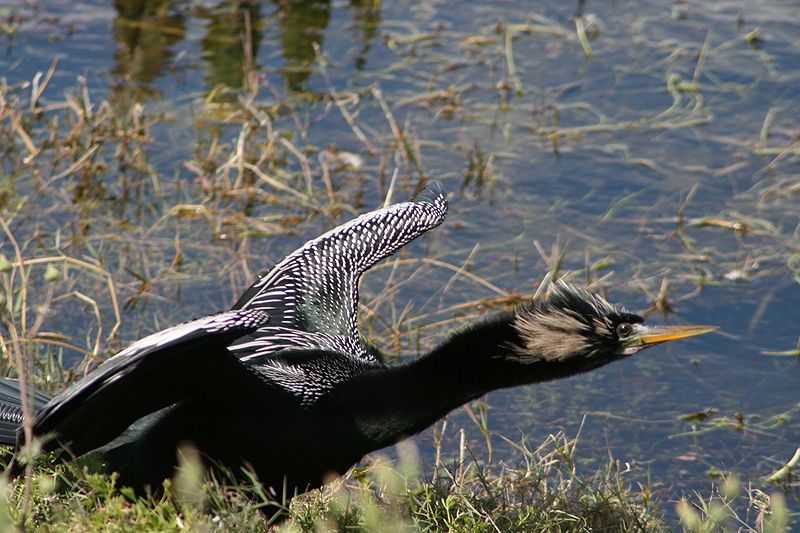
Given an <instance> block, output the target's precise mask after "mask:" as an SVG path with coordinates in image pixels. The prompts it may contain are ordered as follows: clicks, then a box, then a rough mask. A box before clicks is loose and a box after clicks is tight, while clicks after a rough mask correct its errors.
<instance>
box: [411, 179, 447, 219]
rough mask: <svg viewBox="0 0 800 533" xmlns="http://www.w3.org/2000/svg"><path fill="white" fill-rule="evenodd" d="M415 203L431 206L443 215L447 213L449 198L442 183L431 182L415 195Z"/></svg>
mask: <svg viewBox="0 0 800 533" xmlns="http://www.w3.org/2000/svg"><path fill="white" fill-rule="evenodd" d="M414 201H415V202H419V203H425V204H431V205H433V206H435V207H437V208H438V209H440V210H441V211H442V212H443V213H446V212H447V196H446V195H445V192H444V187H443V186H442V183H441V182H439V181H431V182H429V183H428V184H427V185H426V186H425V187H424V188H422V189H421V190H420V191H419V192H418V193H417V194H415V195H414Z"/></svg>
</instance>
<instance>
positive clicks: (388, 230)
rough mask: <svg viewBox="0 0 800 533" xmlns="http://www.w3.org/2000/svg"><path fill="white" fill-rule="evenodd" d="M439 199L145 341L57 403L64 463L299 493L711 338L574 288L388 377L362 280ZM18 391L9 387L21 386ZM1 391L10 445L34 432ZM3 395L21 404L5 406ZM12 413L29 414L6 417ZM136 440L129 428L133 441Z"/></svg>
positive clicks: (460, 335)
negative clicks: (485, 403)
mask: <svg viewBox="0 0 800 533" xmlns="http://www.w3.org/2000/svg"><path fill="white" fill-rule="evenodd" d="M446 208H447V204H446V202H445V199H444V196H443V194H442V193H441V191H440V190H439V189H438V188H434V189H431V190H429V191H428V193H427V195H426V196H425V197H423V198H421V199H418V200H417V201H414V202H406V203H402V204H397V205H394V206H390V207H388V208H385V209H382V210H378V211H374V212H372V213H368V214H366V215H362V216H361V217H359V218H357V219H355V220H353V221H351V222H348V223H347V224H344V225H343V226H340V227H339V228H336V229H334V230H332V231H330V232H328V233H326V234H325V235H323V236H321V237H319V238H317V239H314V240H312V241H309V242H308V243H306V244H305V245H304V246H303V247H301V248H300V249H298V250H297V251H296V252H294V253H293V254H291V255H289V256H288V257H287V258H286V259H284V260H283V261H281V262H280V263H279V264H278V265H277V266H276V267H275V268H274V269H272V270H271V271H269V272H268V273H266V274H264V275H262V276H261V277H260V278H259V279H258V280H257V281H256V283H254V285H253V286H252V287H250V288H249V289H248V290H247V291H246V292H245V293H244V294H243V296H242V297H241V298H240V299H239V301H238V302H237V303H236V305H235V306H234V309H233V310H231V311H227V312H225V313H221V314H218V315H213V316H210V317H205V318H201V319H198V320H195V321H192V322H189V323H186V324H183V325H180V326H176V327H174V328H170V329H168V330H165V331H163V332H159V333H156V334H154V335H151V336H150V337H146V338H145V339H142V340H141V341H138V342H137V343H135V344H133V345H132V346H131V347H129V348H127V349H126V350H123V351H122V352H120V353H119V354H117V355H116V356H114V357H112V358H111V359H109V360H108V361H106V362H105V363H103V364H102V365H100V366H99V367H98V368H97V369H95V370H94V371H92V372H91V373H89V374H88V375H87V376H86V377H85V378H83V379H82V380H80V381H78V382H77V383H75V384H73V385H72V386H70V387H69V388H67V389H66V390H65V391H64V392H62V393H61V394H59V395H57V396H56V397H55V398H53V399H51V400H49V402H47V403H45V404H44V405H42V403H43V402H42V401H43V398H42V397H41V396H40V397H38V404H37V406H38V407H39V408H40V409H39V410H38V413H37V415H36V419H35V422H34V434H35V435H37V436H39V437H45V438H47V437H48V436H50V437H52V438H51V439H50V440H49V441H47V440H46V441H45V449H46V450H60V451H61V452H62V456H63V457H65V458H66V457H70V456H79V455H82V454H84V453H87V452H89V451H92V450H98V449H99V450H100V451H101V453H102V454H103V457H104V459H105V461H106V463H107V464H108V466H109V468H110V469H111V470H114V471H117V472H119V473H120V483H121V484H123V485H128V486H132V487H135V488H142V487H147V486H150V487H151V488H157V487H159V486H160V485H161V482H162V480H163V479H164V478H166V477H169V476H171V475H172V473H173V472H174V468H175V465H176V462H177V459H176V449H177V448H178V447H179V446H180V445H182V444H185V443H190V444H192V445H193V446H195V447H196V448H197V449H198V450H199V451H200V452H201V456H202V457H204V458H205V459H206V460H207V463H208V464H209V465H211V466H220V465H221V466H224V467H226V468H227V469H229V470H230V471H231V472H232V473H233V474H234V475H237V474H238V473H240V472H241V468H243V467H248V468H251V469H252V470H253V472H254V473H255V474H256V475H257V477H258V478H259V479H260V480H261V482H262V483H263V484H264V485H266V486H268V487H271V488H272V489H274V491H275V494H280V493H281V492H284V491H285V492H284V493H288V494H292V493H293V492H296V491H299V492H302V491H305V490H308V489H310V488H314V487H317V486H319V485H320V484H322V483H323V482H324V480H326V479H328V478H329V477H330V476H331V475H336V474H341V473H343V472H345V471H346V470H347V469H348V468H350V467H351V466H352V465H353V464H355V463H356V462H358V460H360V459H361V457H362V456H363V455H364V454H366V453H368V452H370V451H373V450H376V449H379V448H382V447H384V446H387V445H389V444H392V443H394V442H397V441H398V440H401V439H403V438H405V437H407V436H410V435H413V434H415V433H417V432H419V431H421V430H423V429H425V428H426V427H428V426H429V425H430V424H431V423H433V422H434V421H435V420H436V419H438V418H440V417H442V416H444V415H445V414H447V413H448V412H449V411H450V410H452V409H454V408H456V407H458V406H459V405H462V404H463V403H465V402H468V401H470V400H472V399H475V398H477V397H479V396H481V395H483V394H485V393H486V392H489V391H490V390H494V389H498V388H504V387H512V386H517V385H521V384H526V383H534V382H541V381H548V380H552V379H557V378H561V377H565V376H569V375H573V374H577V373H580V372H585V371H588V370H591V369H593V368H596V367H598V366H602V365H604V364H607V363H609V362H611V361H614V360H617V359H621V358H623V357H627V356H629V355H632V354H633V353H635V352H636V351H638V350H640V349H642V348H644V347H646V346H648V345H652V344H655V343H658V342H663V341H666V340H672V339H675V338H682V337H686V336H690V335H694V334H699V333H703V332H705V331H709V328H703V327H695V328H692V327H678V328H672V329H659V328H652V327H648V326H645V325H644V324H643V319H642V318H641V317H638V316H637V315H634V314H631V313H629V312H627V311H625V310H624V309H621V308H617V307H614V306H612V305H611V304H609V303H608V302H606V301H605V300H603V299H602V298H600V297H599V296H595V295H592V294H589V293H588V292H586V291H583V290H580V289H576V288H574V287H572V286H571V285H568V284H565V283H557V284H554V285H553V287H552V290H551V292H550V294H549V295H548V296H547V297H545V298H543V299H540V300H533V301H530V302H528V303H526V304H523V305H521V306H519V307H517V308H516V309H514V310H512V311H505V312H501V313H499V314H497V315H494V316H491V317H489V318H487V319H485V320H482V321H480V322H478V323H476V324H472V325H470V326H468V327H467V328H464V329H461V330H460V331H459V332H457V333H455V334H454V335H453V336H452V337H451V338H450V339H448V340H447V341H445V342H444V343H442V344H441V345H440V346H439V347H438V348H436V349H435V350H434V351H433V352H431V353H429V354H426V355H425V356H423V357H421V358H419V359H417V360H414V361H412V362H409V363H405V364H399V365H387V364H385V363H384V358H383V356H382V355H381V354H380V353H379V352H378V351H376V350H374V349H368V348H367V347H366V346H365V344H364V343H363V341H362V340H361V338H360V336H359V334H358V329H357V323H356V309H357V303H358V281H359V278H360V276H361V274H362V273H363V272H364V271H366V270H367V269H369V268H370V267H371V266H372V265H374V264H375V263H376V262H377V261H379V260H380V259H382V258H384V257H386V256H388V255H390V254H392V253H394V252H395V251H397V250H398V249H399V248H400V247H401V246H403V245H405V244H406V243H408V242H410V241H411V240H413V239H414V238H416V237H417V236H419V235H421V234H422V233H424V232H425V231H427V230H429V229H431V228H433V227H435V226H437V225H439V224H440V223H441V222H442V221H443V219H444V216H445V213H446ZM12 384H13V381H11V380H5V381H4V382H3V388H10V389H13V385H12ZM3 388H0V443H5V444H13V443H12V442H9V440H10V439H8V438H7V437H6V438H4V437H3V436H4V435H6V436H7V435H9V434H11V429H13V428H16V427H17V426H18V425H19V422H20V417H19V412H20V410H19V402H18V401H17V402H16V404H15V403H14V401H13V400H12V399H10V398H12V395H10V394H7V393H8V391H5V390H4V389H3ZM4 392H5V393H6V394H4ZM4 413H11V414H13V415H14V416H11V415H8V416H6V415H5V414H4ZM126 430H127V431H126Z"/></svg>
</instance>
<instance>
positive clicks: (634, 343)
mask: <svg viewBox="0 0 800 533" xmlns="http://www.w3.org/2000/svg"><path fill="white" fill-rule="evenodd" d="M514 327H515V329H516V330H517V333H518V334H519V337H520V341H521V343H520V345H519V346H517V347H516V349H515V356H516V359H517V360H518V361H519V362H520V363H534V362H537V361H551V362H566V361H568V360H579V359H583V360H585V361H586V362H587V363H588V364H590V365H592V364H602V363H604V362H608V361H611V360H614V359H619V358H622V357H627V356H629V355H633V354H635V353H636V352H638V351H640V350H643V349H645V348H649V347H651V346H655V345H656V344H660V343H662V342H666V341H671V340H677V339H683V338H686V337H691V336H694V335H701V334H703V333H708V332H710V331H713V330H714V329H716V328H715V327H713V326H650V325H647V324H645V323H644V318H642V317H641V316H639V315H636V314H634V313H630V312H628V311H627V310H626V309H624V308H622V307H617V306H615V305H612V304H610V303H609V302H607V301H606V300H605V299H603V298H602V297H601V296H599V295H596V294H592V293H590V292H588V291H586V290H583V289H579V288H576V287H574V286H572V285H570V284H568V283H565V282H563V281H559V282H557V283H554V284H553V285H552V286H551V288H550V290H549V293H548V295H547V296H546V297H544V298H542V299H538V300H534V301H532V302H530V303H529V304H527V305H524V306H522V307H520V308H518V309H517V312H516V317H515V320H514Z"/></svg>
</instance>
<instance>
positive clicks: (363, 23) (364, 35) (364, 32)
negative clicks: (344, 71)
mask: <svg viewBox="0 0 800 533" xmlns="http://www.w3.org/2000/svg"><path fill="white" fill-rule="evenodd" d="M350 8H351V9H352V10H353V23H354V24H353V26H354V29H355V30H356V31H360V32H361V35H360V36H359V35H356V36H355V39H356V41H358V43H359V44H360V45H361V48H360V49H359V50H358V51H357V52H356V58H355V67H356V68H357V69H358V70H363V69H364V67H365V66H366V64H367V55H368V54H369V51H370V49H371V48H372V41H373V40H374V39H375V36H376V35H377V34H378V26H380V23H381V1H380V0H350Z"/></svg>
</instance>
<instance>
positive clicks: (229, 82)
mask: <svg viewBox="0 0 800 533" xmlns="http://www.w3.org/2000/svg"><path fill="white" fill-rule="evenodd" d="M273 4H274V9H273V10H272V11H271V12H269V13H262V11H264V10H265V8H264V7H263V6H262V3H261V2H257V1H252V2H251V1H242V0H224V1H221V2H219V3H217V4H215V5H213V6H211V7H204V6H198V5H191V4H189V3H187V2H185V1H184V0H116V1H115V3H114V6H115V8H116V11H117V17H116V18H115V21H114V28H113V36H114V40H115V41H116V43H117V50H116V52H115V54H114V61H115V66H114V68H113V69H112V73H113V74H114V75H115V76H116V77H117V78H118V79H120V80H124V81H125V82H126V83H125V84H124V86H119V87H117V90H116V91H115V92H116V93H117V99H119V98H121V97H122V96H121V95H123V94H125V95H129V96H132V97H134V98H137V99H139V100H141V99H146V98H161V92H160V91H159V90H158V88H157V87H156V85H157V83H158V80H159V78H161V77H163V76H164V75H165V74H167V72H168V71H169V70H170V69H173V70H174V69H175V65H176V57H179V56H180V50H179V47H180V46H182V43H183V46H191V42H188V43H184V41H187V40H191V37H190V36H187V26H188V25H190V23H191V19H192V18H197V19H202V20H203V21H204V26H203V30H204V35H203V37H202V39H201V40H200V41H199V42H200V46H201V48H202V51H203V56H202V57H203V65H204V67H205V69H204V74H203V79H204V82H205V87H206V90H212V89H213V88H214V87H217V86H219V85H225V86H227V87H231V88H234V89H238V88H241V87H243V86H244V83H245V73H246V72H248V71H250V70H252V69H255V68H257V67H258V65H257V64H256V57H257V56H258V53H259V47H260V45H261V42H262V40H263V39H265V34H266V33H267V32H268V31H269V30H270V29H273V28H274V36H275V39H274V41H275V44H277V45H278V46H280V54H281V55H282V57H283V62H284V67H283V68H282V72H283V76H284V79H285V82H286V85H287V87H288V89H289V90H290V91H293V92H296V91H304V90H307V89H308V80H309V77H310V76H311V73H312V66H313V64H314V62H315V60H316V58H315V52H314V45H318V46H320V47H321V46H322V45H323V43H324V40H325V31H326V30H327V29H328V25H329V24H330V22H331V17H332V9H333V8H332V6H331V3H330V1H329V0H273ZM348 7H349V10H350V13H351V16H352V21H353V22H352V30H353V37H352V39H353V42H354V44H355V52H354V65H355V67H356V68H357V69H359V70H361V69H363V68H365V66H366V62H367V56H368V55H369V53H370V50H371V49H372V45H373V42H374V41H375V38H376V36H377V33H378V27H379V25H380V23H381V2H380V1H379V0H351V1H350V4H349V6H348ZM195 42H196V41H195ZM262 66H265V65H262Z"/></svg>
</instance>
